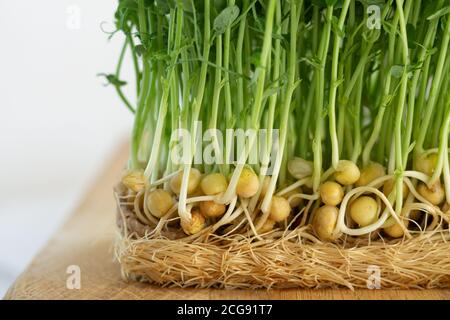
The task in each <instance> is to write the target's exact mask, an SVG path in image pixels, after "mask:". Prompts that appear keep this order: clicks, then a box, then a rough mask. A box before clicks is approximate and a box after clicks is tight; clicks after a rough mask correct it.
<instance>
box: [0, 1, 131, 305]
mask: <svg viewBox="0 0 450 320" xmlns="http://www.w3.org/2000/svg"><path fill="white" fill-rule="evenodd" d="M116 4H117V1H115V0H72V1H67V0H39V1H36V0H25V1H24V0H22V1H7V0H0V298H1V297H2V296H3V295H4V293H5V291H6V290H7V288H8V287H9V285H10V284H11V282H12V281H14V279H15V277H17V276H18V275H19V274H20V272H21V271H23V269H24V268H25V267H26V266H27V264H28V263H29V262H30V260H31V258H32V257H33V256H34V255H35V254H36V253H37V251H38V250H39V249H40V248H41V247H42V246H43V245H44V244H45V243H46V241H48V239H49V238H50V236H51V235H52V233H53V232H54V231H55V230H56V229H57V228H58V227H59V226H60V225H61V224H62V223H63V222H64V220H65V219H66V218H67V217H68V215H69V214H70V212H71V210H73V208H74V206H75V205H76V203H77V201H79V200H80V197H82V195H83V194H84V192H85V190H86V188H87V187H88V186H89V184H90V183H91V182H92V181H93V180H94V179H95V177H96V175H97V174H98V172H99V171H100V170H101V169H102V166H103V165H104V164H105V163H106V162H107V161H108V157H109V156H110V155H111V154H112V152H113V150H114V149H115V148H116V147H117V146H118V145H119V144H120V142H122V141H123V140H124V139H125V138H126V137H127V134H128V132H129V129H130V127H131V122H132V117H131V115H130V113H129V112H128V111H127V110H126V109H125V107H123V106H122V104H121V103H120V101H119V99H118V98H117V97H116V95H115V91H114V89H113V88H112V87H103V86H102V84H103V83H104V80H103V79H101V78H98V77H97V76H96V75H97V73H100V72H113V71H114V70H115V66H116V59H117V57H118V55H119V52H120V49H121V45H122V39H121V37H120V36H118V37H114V38H113V39H112V40H111V41H110V42H108V40H107V35H105V34H104V33H103V32H102V31H101V28H100V24H101V22H102V21H105V22H107V23H106V24H105V25H104V29H107V30H113V29H114V25H113V23H112V22H113V12H114V10H115V6H116ZM78 13H79V28H77V27H78V26H77V23H78V21H77V18H78ZM74 27H75V28H74ZM124 67H125V70H124V72H123V77H124V78H128V79H131V77H130V76H131V73H130V72H129V71H130V70H131V68H130V65H125V66H124ZM127 76H128V77H127ZM131 89H132V88H130V91H131ZM132 99H133V100H134V97H132Z"/></svg>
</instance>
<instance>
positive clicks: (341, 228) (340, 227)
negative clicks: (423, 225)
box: [333, 186, 411, 238]
mask: <svg viewBox="0 0 450 320" xmlns="http://www.w3.org/2000/svg"><path fill="white" fill-rule="evenodd" d="M361 192H370V193H374V194H376V195H377V196H378V197H380V199H381V200H382V201H383V202H384V204H385V205H386V210H385V211H384V212H383V215H382V216H381V217H380V219H378V220H377V221H376V222H374V223H372V224H370V225H368V226H366V227H362V228H358V229H350V228H348V227H347V226H346V225H345V221H344V220H345V215H346V209H347V204H348V202H349V201H350V199H351V198H352V196H353V195H355V194H357V193H361ZM389 214H390V215H391V216H392V217H393V218H394V219H395V220H396V222H397V223H398V224H399V225H400V226H401V228H402V229H403V232H404V233H405V235H406V236H407V237H408V238H411V234H410V233H409V231H408V229H407V228H406V227H405V226H404V225H403V223H401V222H400V218H399V217H398V215H397V214H396V213H395V210H394V209H393V208H392V205H391V203H390V201H389V200H388V199H387V198H386V196H385V195H384V194H383V193H382V192H381V191H380V190H378V189H375V188H373V187H367V186H364V187H358V188H354V189H353V190H351V191H350V192H348V193H347V194H346V195H345V197H344V199H343V200H342V203H341V206H340V209H339V215H338V220H337V223H336V227H335V230H334V232H333V233H334V234H335V235H337V234H339V233H340V232H342V233H345V234H348V235H351V236H360V235H364V234H367V233H371V232H374V231H375V230H377V229H379V228H381V227H382V226H383V224H384V223H385V222H386V220H387V219H388V217H389Z"/></svg>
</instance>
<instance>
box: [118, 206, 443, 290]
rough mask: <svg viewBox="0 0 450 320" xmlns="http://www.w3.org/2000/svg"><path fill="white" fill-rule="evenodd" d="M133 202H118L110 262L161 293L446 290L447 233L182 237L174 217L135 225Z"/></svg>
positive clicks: (301, 230) (207, 232) (302, 230)
mask: <svg viewBox="0 0 450 320" xmlns="http://www.w3.org/2000/svg"><path fill="white" fill-rule="evenodd" d="M127 199H128V198H127ZM118 200H119V197H118ZM137 201H139V199H138V197H137V199H135V201H132V202H131V203H130V202H129V201H125V202H124V201H118V202H119V210H118V219H117V222H118V226H119V229H120V231H121V232H120V233H119V235H118V238H117V243H116V257H117V259H118V261H119V262H120V264H121V267H122V273H123V275H124V277H125V278H129V279H138V280H140V281H145V282H149V283H153V284H158V285H160V286H164V287H196V288H211V287H215V288H227V289H234V288H247V289H257V288H340V287H346V288H349V289H352V290H353V289H356V288H367V287H368V285H370V284H372V285H374V282H373V280H374V278H373V277H374V276H377V273H378V274H379V275H380V278H379V285H380V287H381V288H383V289H386V288H392V289H407V288H444V287H447V288H448V287H450V232H449V230H448V229H447V230H446V229H444V228H436V229H434V230H429V231H421V232H418V233H417V234H414V237H412V238H410V239H407V238H406V237H405V238H403V239H395V240H391V239H385V238H383V237H382V236H381V235H380V234H379V233H378V232H373V233H372V234H370V235H368V236H365V237H361V236H359V237H351V236H345V237H341V239H340V240H338V241H337V242H335V243H328V242H322V241H320V240H319V239H318V238H317V237H316V236H315V235H314V232H313V230H312V229H311V226H310V225H309V224H306V225H302V224H300V226H299V227H296V228H294V229H293V230H289V229H286V230H281V229H275V230H273V231H271V232H269V233H266V234H262V235H258V236H252V235H249V233H247V234H245V235H244V234H231V233H225V234H224V235H218V234H216V232H215V230H213V229H212V228H206V229H204V230H203V231H202V232H201V233H200V234H198V235H195V236H190V237H187V236H186V235H185V234H184V233H183V232H182V231H180V228H179V227H178V225H177V221H176V220H177V219H178V218H176V217H172V218H168V220H167V221H165V223H164V227H162V228H161V227H158V226H157V225H145V224H143V223H142V222H140V221H139V219H138V217H137V215H136V214H135V213H134V210H135V202H137ZM171 220H172V221H171ZM242 221H245V219H243V220H242ZM156 230H157V231H158V232H156ZM371 279H372V280H371ZM375 285H376V282H375Z"/></svg>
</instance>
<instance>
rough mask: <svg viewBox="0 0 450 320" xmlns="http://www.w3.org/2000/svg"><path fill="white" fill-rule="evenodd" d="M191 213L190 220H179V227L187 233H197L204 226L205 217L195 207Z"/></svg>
mask: <svg viewBox="0 0 450 320" xmlns="http://www.w3.org/2000/svg"><path fill="white" fill-rule="evenodd" d="M191 214H192V219H191V221H185V220H181V228H183V231H184V232H185V233H186V234H187V235H193V234H196V233H199V232H200V231H202V230H203V229H204V228H205V226H206V220H205V217H204V216H203V215H202V214H201V213H200V212H198V210H197V209H193V210H192V212H191Z"/></svg>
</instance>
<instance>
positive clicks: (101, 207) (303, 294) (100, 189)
mask: <svg viewBox="0 0 450 320" xmlns="http://www.w3.org/2000/svg"><path fill="white" fill-rule="evenodd" d="M126 157H127V147H125V146H123V147H122V148H120V150H118V152H117V154H116V155H115V156H114V157H112V158H111V163H110V164H109V165H108V166H107V167H106V170H105V171H104V172H103V173H102V174H101V175H100V176H99V178H98V180H97V182H96V183H95V184H94V185H93V186H92V187H91V189H90V190H88V192H87V195H86V197H85V199H84V200H83V201H82V202H81V204H80V206H79V207H78V208H77V209H76V211H75V213H74V214H73V216H72V217H71V218H70V219H69V220H68V221H67V223H66V224H65V225H64V226H63V227H62V228H61V229H60V230H59V231H58V232H57V233H56V234H55V236H54V237H53V238H52V239H51V240H50V242H49V243H48V244H47V246H46V247H45V248H44V249H43V250H42V251H41V252H40V253H39V254H38V255H37V257H35V259H34V260H33V262H32V263H31V265H30V266H29V267H28V269H27V270H26V271H25V272H24V273H23V274H22V275H21V276H20V277H19V278H18V279H17V280H16V282H15V283H14V285H13V286H12V287H11V288H10V289H9V291H8V292H7V294H6V296H5V299H236V300H238V299H450V291H449V290H389V291H386V290H357V291H354V292H352V291H350V290H348V289H342V290H295V289H293V290H270V291H268V290H256V291H255V290H251V291H245V290H211V289H208V290H206V289H205V290H203V289H201V290H200V289H166V288H159V287H155V286H150V285H147V284H142V283H134V282H125V281H123V280H122V279H121V275H120V268H119V265H118V264H117V263H116V262H114V259H113V242H114V237H115V226H114V221H115V216H114V215H115V203H114V199H113V194H112V186H113V185H114V183H115V182H116V181H117V179H118V176H119V174H120V172H121V169H122V166H123V164H124V163H125V161H126ZM71 265H76V266H79V267H80V270H81V288H80V289H72V290H70V289H67V286H66V282H67V278H68V277H69V274H67V273H66V272H67V268H68V267H69V266H71Z"/></svg>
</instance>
